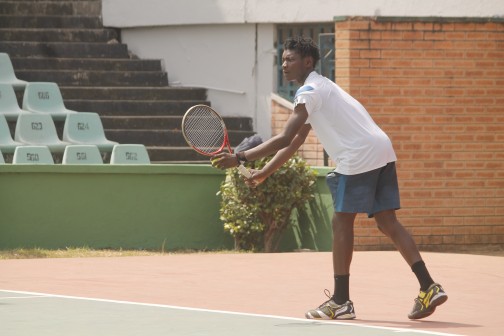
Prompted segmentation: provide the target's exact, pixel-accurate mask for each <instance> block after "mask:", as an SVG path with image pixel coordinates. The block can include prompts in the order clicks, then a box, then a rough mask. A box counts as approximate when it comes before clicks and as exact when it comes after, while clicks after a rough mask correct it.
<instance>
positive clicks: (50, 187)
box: [0, 164, 332, 251]
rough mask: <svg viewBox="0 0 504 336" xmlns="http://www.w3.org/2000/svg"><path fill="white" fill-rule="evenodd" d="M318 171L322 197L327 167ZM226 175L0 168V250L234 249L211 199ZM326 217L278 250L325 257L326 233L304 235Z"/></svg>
mask: <svg viewBox="0 0 504 336" xmlns="http://www.w3.org/2000/svg"><path fill="white" fill-rule="evenodd" d="M316 170H317V171H318V172H319V175H320V176H321V178H320V183H319V184H320V185H321V188H322V189H321V190H322V193H324V190H325V189H323V188H325V181H324V178H323V176H325V173H326V172H327V171H328V168H316ZM224 176H225V175H224V173H223V172H222V171H220V170H217V169H214V168H212V167H211V166H209V165H181V164H178V165H175V164H173V165H168V164H167V165H146V166H136V165H135V166H133V165H131V166H127V165H124V166H120V165H117V166H115V165H93V166H91V165H90V166H83V165H11V164H5V165H0V186H1V188H0V213H1V217H0V218H1V220H0V249H11V248H35V247H40V248H65V247H81V246H88V247H92V248H123V249H151V250H166V251H168V250H180V249H197V250H218V249H232V248H233V247H234V242H233V240H232V238H231V237H230V236H229V235H228V234H227V233H226V232H224V229H223V223H222V221H221V220H220V218H219V209H220V200H221V199H220V197H219V196H217V195H216V193H217V192H218V190H219V187H220V184H221V182H222V181H223V179H224ZM326 196H329V199H330V195H327V194H326ZM317 200H318V201H319V202H326V201H327V200H328V199H327V197H325V196H324V197H322V196H321V195H318V196H317ZM329 202H330V201H329ZM330 204H331V203H328V206H329V209H330ZM317 208H319V207H317ZM331 211H332V210H331ZM310 216H311V217H310ZM325 217H328V216H327V215H326V216H325ZM325 217H324V215H323V214H320V211H318V210H317V211H314V212H313V213H312V212H309V214H305V215H304V221H305V222H306V225H302V227H303V228H306V229H303V228H301V229H300V228H299V225H298V228H295V229H292V230H290V231H289V232H288V233H287V234H286V235H285V238H284V242H283V243H282V247H281V249H282V250H283V251H292V250H295V249H298V248H304V247H308V248H310V249H320V250H328V248H330V235H327V234H325V232H326V231H327V230H325V229H324V230H322V229H318V230H317V229H316V230H314V231H313V229H312V231H313V232H315V231H316V232H319V233H320V236H319V235H317V234H315V235H314V234H312V233H310V229H311V228H312V227H313V225H315V224H314V223H315V221H314V220H313V218H316V219H317V220H316V223H317V224H316V225H321V226H323V227H326V228H327V227H329V228H330V222H328V223H325V222H324V221H323V220H322V221H321V218H325ZM294 218H297V217H294ZM328 225H329V226H328ZM328 237H329V240H327V238H328ZM305 239H307V240H306V241H305ZM319 239H321V241H318V240H319Z"/></svg>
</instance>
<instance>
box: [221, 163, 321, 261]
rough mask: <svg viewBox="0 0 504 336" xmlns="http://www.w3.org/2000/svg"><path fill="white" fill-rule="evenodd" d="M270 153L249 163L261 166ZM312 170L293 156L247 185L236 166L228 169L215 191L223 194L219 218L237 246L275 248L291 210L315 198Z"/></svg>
mask: <svg viewBox="0 0 504 336" xmlns="http://www.w3.org/2000/svg"><path fill="white" fill-rule="evenodd" d="M270 159H271V157H268V158H264V159H261V160H257V161H255V162H252V163H248V164H247V167H248V168H253V169H261V168H262V167H264V165H265V164H266V163H267V162H268V161H269V160H270ZM315 180H316V173H315V171H313V170H311V169H310V168H309V167H308V166H307V164H306V162H305V161H304V160H303V159H301V158H300V157H299V156H294V157H292V158H291V159H289V161H287V162H286V163H285V164H284V165H283V166H282V167H281V168H280V169H279V170H277V171H276V172H275V173H274V174H272V175H271V176H270V177H269V178H267V179H266V180H265V181H264V182H263V183H262V184H260V185H259V186H257V187H256V188H250V187H248V186H247V185H246V184H245V183H244V181H243V178H242V176H241V175H240V173H239V172H238V170H237V169H236V168H235V169H228V170H227V173H226V179H225V181H224V182H223V183H222V184H221V187H220V191H219V193H218V194H220V195H221V196H222V199H221V208H220V218H221V220H222V221H223V222H224V230H225V231H227V232H229V233H230V234H231V235H232V236H233V238H234V240H235V248H236V249H245V250H253V251H265V252H274V251H276V250H277V248H278V243H279V241H280V236H281V234H282V232H283V231H284V230H285V229H286V228H287V227H288V226H289V224H290V217H291V212H292V210H293V209H295V208H302V207H305V206H306V202H307V201H309V200H310V199H312V198H314V183H315Z"/></svg>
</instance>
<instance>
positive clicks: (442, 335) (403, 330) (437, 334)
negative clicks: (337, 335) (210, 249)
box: [0, 289, 464, 336]
mask: <svg viewBox="0 0 504 336" xmlns="http://www.w3.org/2000/svg"><path fill="white" fill-rule="evenodd" d="M0 292H7V293H16V294H24V295H32V297H44V298H48V297H49V298H51V297H52V298H62V299H71V300H82V301H94V302H105V303H115V304H125V305H133V306H144V307H157V308H169V309H177V310H186V311H196V312H204V313H216V314H227V315H238V316H248V317H260V318H271V319H278V320H287V321H298V322H304V323H306V324H310V323H312V324H320V323H323V324H327V325H345V326H351V327H359V328H370V329H382V330H390V331H393V332H396V333H418V334H424V335H435V336H464V335H460V334H447V333H442V332H436V331H425V330H416V329H406V328H394V327H380V326H373V325H368V324H360V323H359V324H357V323H348V322H340V321H324V320H307V319H303V318H295V317H285V316H275V315H262V314H250V313H239V312H233V311H225V310H212V309H203V308H190V307H180V306H170V305H164V304H157V303H142V302H134V301H120V300H109V299H98V298H88V297H80V296H69V295H58V294H46V293H37V292H24V291H13V290H3V289H0Z"/></svg>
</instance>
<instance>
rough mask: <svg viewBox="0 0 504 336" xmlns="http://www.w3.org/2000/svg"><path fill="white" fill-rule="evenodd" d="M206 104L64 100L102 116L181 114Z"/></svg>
mask: <svg viewBox="0 0 504 336" xmlns="http://www.w3.org/2000/svg"><path fill="white" fill-rule="evenodd" d="M196 104H207V105H209V104H210V103H209V102H208V101H206V102H205V101H203V102H202V101H201V100H164V101H150V100H144V101H141V100H135V101H114V100H93V101H91V100H73V99H70V100H65V105H66V107H67V108H69V109H71V110H75V111H80V112H96V113H99V114H100V115H102V116H182V115H184V113H185V112H186V111H187V109H189V107H191V106H194V105H196Z"/></svg>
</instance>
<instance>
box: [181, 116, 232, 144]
mask: <svg viewBox="0 0 504 336" xmlns="http://www.w3.org/2000/svg"><path fill="white" fill-rule="evenodd" d="M183 132H184V135H185V137H186V139H187V140H188V141H189V142H190V143H191V145H192V146H193V147H195V148H197V149H199V150H200V151H203V152H205V153H209V154H210V153H214V152H216V151H218V150H219V149H221V147H222V146H223V144H224V141H225V138H224V136H225V135H224V134H225V129H224V125H223V123H222V120H221V118H220V117H219V116H218V115H216V114H215V113H213V112H212V111H210V110H208V109H206V108H204V107H202V108H196V109H194V110H193V111H191V113H189V114H187V115H186V116H185V119H184V129H183Z"/></svg>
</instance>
